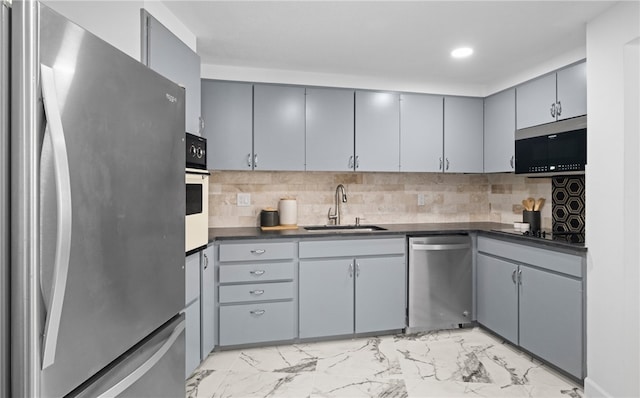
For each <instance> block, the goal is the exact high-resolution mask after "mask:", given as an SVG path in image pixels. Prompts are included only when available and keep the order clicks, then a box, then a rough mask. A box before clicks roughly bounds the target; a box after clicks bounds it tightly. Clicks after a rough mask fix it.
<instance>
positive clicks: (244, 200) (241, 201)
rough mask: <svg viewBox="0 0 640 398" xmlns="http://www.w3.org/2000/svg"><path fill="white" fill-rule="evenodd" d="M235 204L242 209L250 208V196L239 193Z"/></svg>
mask: <svg viewBox="0 0 640 398" xmlns="http://www.w3.org/2000/svg"><path fill="white" fill-rule="evenodd" d="M236 203H237V204H238V206H242V207H247V206H251V194H250V193H239V194H238V197H237V199H236Z"/></svg>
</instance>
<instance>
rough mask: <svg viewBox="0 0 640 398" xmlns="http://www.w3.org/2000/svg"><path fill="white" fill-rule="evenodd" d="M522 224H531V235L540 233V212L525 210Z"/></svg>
mask: <svg viewBox="0 0 640 398" xmlns="http://www.w3.org/2000/svg"><path fill="white" fill-rule="evenodd" d="M522 222H525V223H528V224H529V231H531V233H536V232H538V231H540V212H539V211H529V210H523V211H522Z"/></svg>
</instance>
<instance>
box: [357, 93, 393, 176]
mask: <svg viewBox="0 0 640 398" xmlns="http://www.w3.org/2000/svg"><path fill="white" fill-rule="evenodd" d="M355 142H356V158H357V160H356V170H357V171H399V170H400V94H398V93H383V92H373V91H356V138H355Z"/></svg>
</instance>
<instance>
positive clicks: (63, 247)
mask: <svg viewBox="0 0 640 398" xmlns="http://www.w3.org/2000/svg"><path fill="white" fill-rule="evenodd" d="M40 73H41V78H42V81H41V84H42V98H43V101H44V109H45V114H46V118H47V126H46V130H45V139H46V137H47V136H48V137H49V139H50V140H51V144H52V145H51V146H52V152H53V169H54V174H55V181H56V185H57V189H56V200H57V204H56V210H57V213H58V215H57V219H58V225H57V234H56V235H57V236H56V245H55V258H54V265H53V280H52V286H51V287H52V290H51V296H50V297H49V302H48V303H47V318H46V323H45V330H44V341H43V354H42V369H46V368H47V367H49V366H51V365H53V363H54V362H55V356H56V346H57V344H58V333H59V331H60V318H61V317H62V306H63V301H64V293H65V290H66V287H67V274H68V272H69V257H70V252H71V228H72V225H71V214H72V208H71V181H70V175H69V159H68V157H67V146H66V143H65V138H64V130H63V128H62V119H61V116H60V107H59V105H58V98H57V95H56V86H55V78H54V74H53V69H52V68H50V67H48V66H45V65H41V72H40Z"/></svg>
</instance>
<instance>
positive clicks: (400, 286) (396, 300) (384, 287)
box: [355, 256, 407, 333]
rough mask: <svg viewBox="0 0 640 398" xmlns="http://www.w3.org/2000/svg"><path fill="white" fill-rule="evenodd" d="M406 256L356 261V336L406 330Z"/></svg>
mask: <svg viewBox="0 0 640 398" xmlns="http://www.w3.org/2000/svg"><path fill="white" fill-rule="evenodd" d="M406 272H407V267H406V262H405V257H404V256H395V257H383V258H359V259H356V299H355V304H356V324H355V331H356V333H366V332H376V331H383V330H393V329H403V328H405V327H406V300H407V285H406V280H407V274H406Z"/></svg>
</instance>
